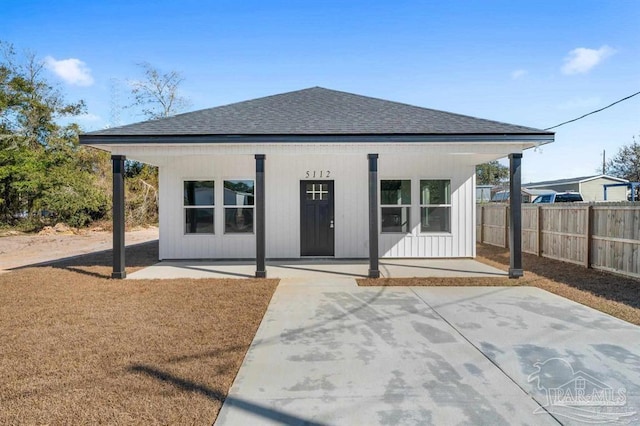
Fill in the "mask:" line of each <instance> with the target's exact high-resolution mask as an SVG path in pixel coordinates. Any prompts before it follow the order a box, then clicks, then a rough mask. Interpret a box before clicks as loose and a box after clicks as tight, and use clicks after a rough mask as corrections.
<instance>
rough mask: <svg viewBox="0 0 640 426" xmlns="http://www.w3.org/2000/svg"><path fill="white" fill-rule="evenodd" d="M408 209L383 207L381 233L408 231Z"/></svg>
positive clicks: (409, 211) (409, 210)
mask: <svg viewBox="0 0 640 426" xmlns="http://www.w3.org/2000/svg"><path fill="white" fill-rule="evenodd" d="M410 213H411V208H410V207H383V208H382V215H381V216H382V232H405V233H408V232H409V231H410V229H411V228H410V226H409V217H411V216H410Z"/></svg>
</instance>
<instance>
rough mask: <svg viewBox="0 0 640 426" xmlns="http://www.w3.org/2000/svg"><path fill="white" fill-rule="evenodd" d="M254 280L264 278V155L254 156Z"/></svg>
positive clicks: (265, 271) (265, 273)
mask: <svg viewBox="0 0 640 426" xmlns="http://www.w3.org/2000/svg"><path fill="white" fill-rule="evenodd" d="M255 157H256V193H255V200H256V212H255V224H256V278H266V277H267V269H266V265H265V256H266V255H265V252H266V250H265V229H264V225H265V218H264V210H265V209H264V199H265V198H264V186H265V185H264V160H265V158H266V156H265V155H264V154H256V156H255Z"/></svg>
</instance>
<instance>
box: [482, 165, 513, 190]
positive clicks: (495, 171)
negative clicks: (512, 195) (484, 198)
mask: <svg viewBox="0 0 640 426" xmlns="http://www.w3.org/2000/svg"><path fill="white" fill-rule="evenodd" d="M508 178H509V168H508V167H507V166H503V165H502V164H500V163H499V162H498V161H490V162H488V163H484V164H480V165H477V166H476V182H477V184H478V185H499V184H501V183H503V182H504V181H506V180H507V179H508Z"/></svg>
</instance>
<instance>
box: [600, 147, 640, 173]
mask: <svg viewBox="0 0 640 426" xmlns="http://www.w3.org/2000/svg"><path fill="white" fill-rule="evenodd" d="M607 171H608V173H609V174H612V175H613V176H616V177H619V178H623V179H628V180H630V181H631V182H640V142H638V141H637V140H636V138H635V136H634V137H633V142H632V143H630V144H629V145H625V146H623V147H622V148H620V150H619V151H618V153H617V154H616V155H615V156H614V157H613V158H612V159H611V160H609V161H608V163H607Z"/></svg>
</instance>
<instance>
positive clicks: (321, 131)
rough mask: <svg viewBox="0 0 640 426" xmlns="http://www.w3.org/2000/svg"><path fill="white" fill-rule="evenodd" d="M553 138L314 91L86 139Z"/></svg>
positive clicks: (425, 110)
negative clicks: (289, 137) (214, 136)
mask: <svg viewBox="0 0 640 426" xmlns="http://www.w3.org/2000/svg"><path fill="white" fill-rule="evenodd" d="M465 134H466V135H488V134H500V135H504V134H512V135H553V133H552V132H546V131H543V130H539V129H534V128H530V127H524V126H517V125H513V124H506V123H501V122H497V121H491V120H484V119H479V118H474V117H469V116H466V115H460V114H453V113H449V112H444V111H437V110H433V109H428V108H422V107H417V106H412V105H407V104H403V103H399V102H391V101H386V100H382V99H376V98H370V97H367V96H361V95H355V94H351V93H346V92H340V91H335V90H329V89H324V88H321V87H313V88H310V89H304V90H298V91H295V92H288V93H283V94H279V95H273V96H267V97H264V98H258V99H253V100H249V101H244V102H238V103H234V104H230V105H224V106H219V107H215V108H209V109H203V110H200V111H194V112H188V113H185V114H179V115H175V116H173V117H168V118H162V119H158V120H152V121H145V122H141V123H135V124H129V125H126V126H121V127H114V128H110V129H105V130H98V131H94V132H90V133H86V134H85V135H83V136H89V138H84V137H81V140H82V139H85V141H83V142H90V139H92V137H93V136H107V137H108V136H180V135H189V136H190V135H465Z"/></svg>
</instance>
